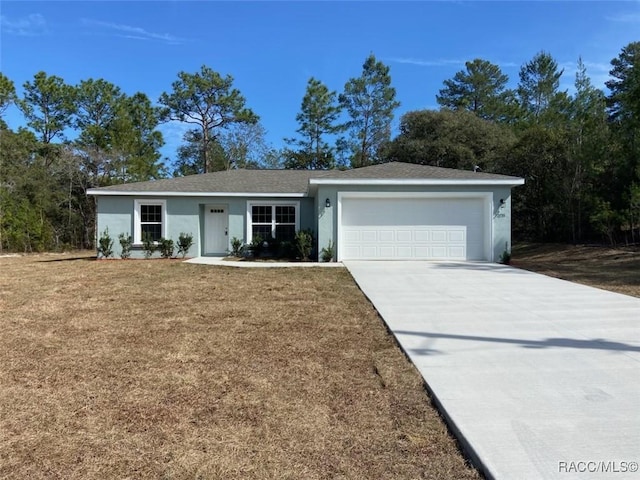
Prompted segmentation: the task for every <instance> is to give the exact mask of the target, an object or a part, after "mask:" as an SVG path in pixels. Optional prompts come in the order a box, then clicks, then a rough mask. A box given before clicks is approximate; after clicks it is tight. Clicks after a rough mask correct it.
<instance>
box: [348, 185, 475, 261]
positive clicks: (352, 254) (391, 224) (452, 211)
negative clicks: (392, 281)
mask: <svg viewBox="0 0 640 480" xmlns="http://www.w3.org/2000/svg"><path fill="white" fill-rule="evenodd" d="M341 208H342V210H341V218H342V220H341V225H340V227H339V231H340V239H339V241H340V242H342V245H341V247H340V251H341V258H342V259H434V260H435V259H440V260H441V259H451V260H454V259H455V260H484V259H486V258H485V231H484V223H485V221H486V220H485V208H484V201H483V199H482V198H385V199H380V198H348V197H347V198H343V199H342V201H341Z"/></svg>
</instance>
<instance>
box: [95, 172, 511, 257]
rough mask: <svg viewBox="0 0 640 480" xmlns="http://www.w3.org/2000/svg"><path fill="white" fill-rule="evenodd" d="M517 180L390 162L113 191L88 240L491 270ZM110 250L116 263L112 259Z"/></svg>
mask: <svg viewBox="0 0 640 480" xmlns="http://www.w3.org/2000/svg"><path fill="white" fill-rule="evenodd" d="M523 183H524V180H523V179H521V178H518V177H510V176H506V175H498V174H491V173H482V172H473V171H467V170H455V169H449V168H439V167H432V166H426V165H416V164H409V163H400V162H392V163H385V164H381V165H374V166H369V167H363V168H358V169H353V170H344V171H340V170H229V171H222V172H214V173H206V174H201V175H191V176H186V177H179V178H171V179H164V180H156V181H149V182H138V183H131V184H124V185H113V186H109V187H103V188H95V189H91V190H89V191H88V194H89V195H94V196H95V197H96V200H97V231H98V232H102V231H105V230H107V229H108V231H109V232H110V233H111V234H114V235H118V234H120V233H124V234H130V235H132V237H133V245H134V251H133V256H134V257H136V256H142V240H143V236H144V235H150V236H151V237H152V238H153V240H155V241H158V240H160V238H174V239H175V238H178V236H179V235H180V233H182V232H187V233H191V234H192V235H193V237H194V242H193V245H192V247H191V249H190V251H189V252H188V255H189V256H192V257H193V256H207V255H212V256H213V255H226V254H228V252H229V251H230V248H231V239H233V238H238V239H241V240H242V241H243V242H245V243H250V242H252V240H253V239H254V238H256V237H260V238H262V239H265V240H267V241H269V240H271V239H272V238H273V239H275V240H276V241H278V242H283V241H292V240H293V238H294V236H295V234H296V232H298V231H300V230H310V231H311V232H313V236H314V239H315V244H316V249H317V250H320V249H322V248H327V247H328V246H330V245H331V246H335V250H334V251H335V260H337V261H342V260H356V259H362V260H364V259H367V260H371V259H381V260H382V259H384V260H386V259H397V260H402V259H424V260H436V259H437V260H486V261H498V260H499V259H500V257H501V256H502V255H503V254H504V253H505V251H507V252H508V251H509V250H510V248H511V188H512V187H514V186H517V185H522V184H523ZM117 248H118V247H117V246H116V252H115V253H116V254H117V253H118V252H117Z"/></svg>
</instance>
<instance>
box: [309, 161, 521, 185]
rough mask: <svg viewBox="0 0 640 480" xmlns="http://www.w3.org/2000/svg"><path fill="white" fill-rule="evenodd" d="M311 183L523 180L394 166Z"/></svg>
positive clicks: (504, 182)
mask: <svg viewBox="0 0 640 480" xmlns="http://www.w3.org/2000/svg"><path fill="white" fill-rule="evenodd" d="M340 173H341V175H335V176H330V177H315V178H311V179H309V183H310V184H311V185H512V186H515V185H522V184H523V183H524V179H522V178H519V177H511V176H508V175H500V174H497V173H484V172H474V171H471V170H457V169H454V168H442V167H433V166H431V165H418V164H415V163H403V162H391V163H382V164H379V165H372V166H370V167H364V168H356V169H353V170H345V171H343V172H340Z"/></svg>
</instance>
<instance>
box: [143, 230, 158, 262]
mask: <svg viewBox="0 0 640 480" xmlns="http://www.w3.org/2000/svg"><path fill="white" fill-rule="evenodd" d="M142 250H144V258H146V259H147V260H148V259H150V258H151V257H152V256H153V252H155V251H156V244H155V242H154V241H153V239H152V238H151V235H149V234H148V233H145V234H144V235H142Z"/></svg>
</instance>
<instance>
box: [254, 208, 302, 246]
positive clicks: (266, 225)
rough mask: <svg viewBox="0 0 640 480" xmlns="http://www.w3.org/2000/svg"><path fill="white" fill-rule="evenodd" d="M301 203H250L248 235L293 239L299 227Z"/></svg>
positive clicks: (265, 238) (266, 238)
mask: <svg viewBox="0 0 640 480" xmlns="http://www.w3.org/2000/svg"><path fill="white" fill-rule="evenodd" d="M299 208H300V204H299V203H297V202H296V203H268V204H267V203H249V205H248V209H247V213H248V228H247V230H248V237H249V239H250V240H253V239H254V238H256V237H257V236H260V238H262V239H264V240H267V241H268V240H269V239H271V238H276V239H278V240H280V241H293V240H294V239H295V236H296V232H297V231H298V229H299V217H298V210H299Z"/></svg>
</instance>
